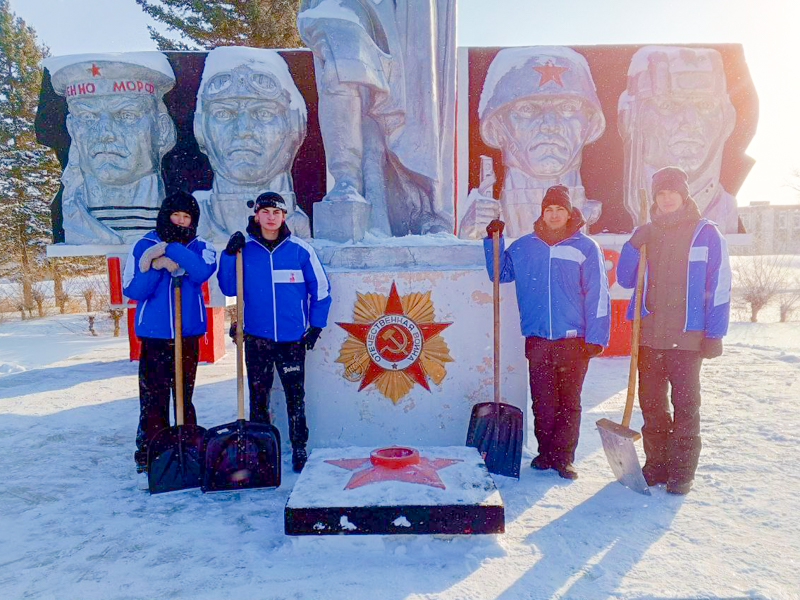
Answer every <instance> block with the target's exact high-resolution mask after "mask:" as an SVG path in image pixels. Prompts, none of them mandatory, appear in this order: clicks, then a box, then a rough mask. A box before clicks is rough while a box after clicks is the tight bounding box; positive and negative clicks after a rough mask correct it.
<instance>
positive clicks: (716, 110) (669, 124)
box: [618, 46, 739, 233]
mask: <svg viewBox="0 0 800 600" xmlns="http://www.w3.org/2000/svg"><path fill="white" fill-rule="evenodd" d="M618 112H619V121H618V124H619V131H620V135H621V136H622V138H623V139H624V143H625V174H624V178H625V179H624V186H625V189H624V192H625V206H626V208H627V210H628V211H629V212H630V213H631V215H638V214H639V209H638V199H637V195H636V194H637V190H638V189H639V188H642V187H643V188H645V189H650V179H651V178H652V176H653V173H655V172H656V171H657V170H658V169H660V168H662V167H667V166H670V165H677V166H679V167H681V168H682V169H683V170H684V171H686V173H687V174H688V175H689V192H690V194H691V196H692V198H694V200H695V202H697V206H698V207H699V208H700V213H701V214H702V215H703V217H706V218H708V219H711V220H712V221H714V222H715V223H717V225H718V226H719V228H720V231H721V232H722V233H737V232H738V231H739V215H738V212H737V207H736V198H734V196H733V195H731V194H730V193H728V192H727V191H726V190H725V188H724V187H723V186H722V184H721V183H720V172H721V169H722V159H723V150H724V148H725V142H726V141H727V140H728V138H729V137H730V135H731V133H732V132H733V129H734V126H735V124H736V109H735V108H734V107H733V104H732V103H731V100H730V97H729V96H728V89H727V83H726V78H725V69H724V66H723V64H722V56H721V55H720V53H719V52H718V51H716V50H714V49H713V48H683V47H676V46H645V47H644V48H640V49H639V50H637V52H636V53H635V54H634V55H633V58H632V59H631V64H630V67H629V69H628V85H627V88H626V89H625V91H624V92H623V93H622V94H621V95H620V97H619V108H618ZM637 222H638V221H637Z"/></svg>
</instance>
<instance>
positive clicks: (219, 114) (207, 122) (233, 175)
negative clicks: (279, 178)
mask: <svg viewBox="0 0 800 600" xmlns="http://www.w3.org/2000/svg"><path fill="white" fill-rule="evenodd" d="M203 99H204V102H203V115H202V121H201V127H202V133H203V135H202V138H203V142H204V150H205V151H206V154H207V155H208V158H209V161H210V162H211V168H212V169H213V170H214V173H215V174H218V175H220V176H222V177H223V178H225V179H227V180H229V181H232V182H236V183H243V184H250V185H253V184H258V183H266V182H268V181H269V180H270V179H272V178H273V177H274V176H275V175H276V174H277V173H279V172H281V171H285V170H288V169H290V168H291V160H292V159H293V158H294V155H293V153H291V152H290V151H289V149H288V148H287V145H288V142H287V138H288V137H289V134H290V133H291V126H290V123H289V119H288V114H287V94H286V93H285V92H284V91H283V90H282V89H281V87H280V86H279V84H278V82H277V81H276V80H275V78H273V77H272V76H270V75H268V74H265V73H257V72H254V71H253V70H252V69H250V68H249V67H247V66H245V65H242V66H239V67H237V68H235V69H234V70H233V71H232V72H230V73H223V74H219V75H217V76H215V77H214V78H213V79H211V80H210V81H209V83H208V85H207V86H206V88H205V90H204V91H203Z"/></svg>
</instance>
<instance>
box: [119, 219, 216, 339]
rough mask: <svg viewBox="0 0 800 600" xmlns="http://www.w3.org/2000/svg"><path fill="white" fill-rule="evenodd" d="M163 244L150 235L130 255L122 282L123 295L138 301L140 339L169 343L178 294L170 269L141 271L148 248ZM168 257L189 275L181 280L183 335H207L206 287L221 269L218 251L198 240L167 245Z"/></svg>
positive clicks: (137, 319)
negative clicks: (143, 257)
mask: <svg viewBox="0 0 800 600" xmlns="http://www.w3.org/2000/svg"><path fill="white" fill-rule="evenodd" d="M160 242H161V238H159V237H158V234H157V233H156V232H155V230H153V231H149V232H147V233H146V234H145V235H144V237H142V238H141V239H140V240H139V241H138V242H136V244H134V246H133V248H131V251H130V253H129V254H128V261H127V262H126V263H125V272H124V275H123V278H122V286H123V287H122V293H124V294H125V296H127V297H128V298H131V299H133V300H136V301H137V304H136V318H135V321H134V326H135V330H136V335H137V336H139V337H150V338H162V339H169V338H174V337H175V292H174V290H173V289H172V276H171V275H170V272H169V271H167V270H166V269H153V268H150V269H148V270H147V271H145V272H144V273H142V272H141V271H140V270H139V259H140V258H141V257H142V254H143V253H144V251H145V250H147V249H148V248H150V247H152V246H155V245H156V244H158V243H160ZM164 256H166V257H168V258H171V259H172V260H173V261H175V262H176V263H178V265H179V266H180V267H181V268H183V269H184V270H185V271H186V273H185V275H183V278H182V280H181V334H182V335H204V334H205V333H206V326H207V323H206V306H205V302H203V290H202V285H203V283H205V282H206V281H207V280H208V278H209V277H211V276H212V275H213V274H214V270H215V269H216V268H217V254H216V252H215V250H214V247H213V246H212V245H211V244H209V243H208V242H206V241H205V240H204V239H203V238H199V237H196V238H194V239H193V240H192V241H191V242H189V244H188V245H186V246H184V245H183V244H180V243H178V242H171V243H169V244H167V248H166V250H165V252H164Z"/></svg>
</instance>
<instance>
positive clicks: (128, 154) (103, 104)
mask: <svg viewBox="0 0 800 600" xmlns="http://www.w3.org/2000/svg"><path fill="white" fill-rule="evenodd" d="M164 119H166V120H167V121H168V120H169V116H168V115H166V114H159V113H158V110H157V106H156V101H155V100H154V99H153V98H152V97H147V96H142V95H130V96H126V95H121V94H117V95H109V96H94V97H79V98H75V99H73V100H70V101H69V115H68V116H67V129H68V131H69V134H70V137H71V138H72V140H73V141H74V143H75V144H76V146H77V148H78V152H79V154H80V165H81V170H82V171H83V172H84V173H90V174H92V175H93V176H94V177H95V178H97V180H98V181H100V182H102V183H105V184H108V185H124V184H128V183H133V182H135V181H137V180H139V179H141V178H142V177H144V176H146V175H148V174H151V173H153V172H155V171H156V170H157V168H158V166H159V164H160V158H161V152H160V151H161V147H162V146H163V144H164V140H165V139H166V137H167V134H168V132H169V129H170V124H169V123H166V122H163V120H164Z"/></svg>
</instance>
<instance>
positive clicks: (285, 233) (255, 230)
mask: <svg viewBox="0 0 800 600" xmlns="http://www.w3.org/2000/svg"><path fill="white" fill-rule="evenodd" d="M247 233H249V234H250V235H251V236H253V237H254V238H255V239H256V241H257V242H258V243H259V244H261V245H262V246H264V247H265V248H266V249H267V250H269V251H270V252H272V251H273V250H274V249H275V248H277V247H278V244H280V243H281V242H282V241H283V240H285V239H286V238H287V237H289V236H290V235H292V232H291V231H289V227H288V226H287V225H286V221H284V222H283V223H281V227H280V229H278V237H277V238H275V239H274V240H268V239H266V238H265V237H264V236H263V235H261V225H259V224H258V223H256V220H255V218H253V217H250V219H249V221H248V223H247Z"/></svg>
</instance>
